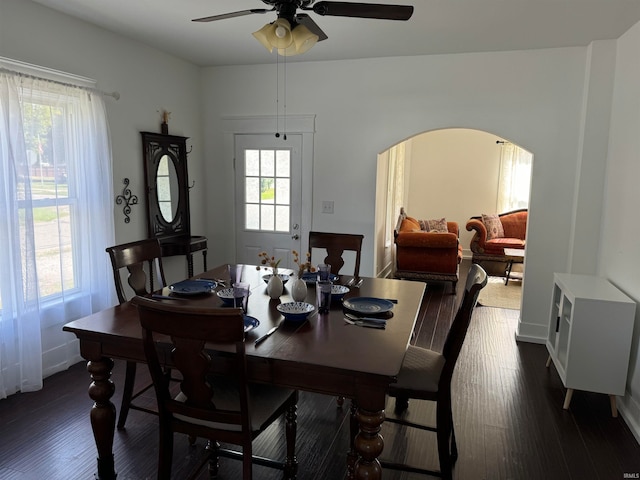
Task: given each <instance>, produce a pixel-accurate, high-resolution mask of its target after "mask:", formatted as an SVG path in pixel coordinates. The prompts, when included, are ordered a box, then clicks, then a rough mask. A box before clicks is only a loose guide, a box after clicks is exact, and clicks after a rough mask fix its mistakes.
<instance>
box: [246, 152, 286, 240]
mask: <svg viewBox="0 0 640 480" xmlns="http://www.w3.org/2000/svg"><path fill="white" fill-rule="evenodd" d="M245 195H246V197H245V228H246V229H247V230H256V231H268V232H288V231H289V229H290V225H289V224H290V222H289V217H290V216H291V152H290V151H289V150H271V149H268V150H246V151H245Z"/></svg>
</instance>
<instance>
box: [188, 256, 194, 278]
mask: <svg viewBox="0 0 640 480" xmlns="http://www.w3.org/2000/svg"><path fill="white" fill-rule="evenodd" d="M187 274H188V275H189V276H188V277H187V278H191V277H193V254H191V253H187Z"/></svg>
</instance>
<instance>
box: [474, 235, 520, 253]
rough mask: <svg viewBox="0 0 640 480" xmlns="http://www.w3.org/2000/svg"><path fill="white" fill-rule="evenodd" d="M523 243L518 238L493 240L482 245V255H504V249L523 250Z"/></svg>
mask: <svg viewBox="0 0 640 480" xmlns="http://www.w3.org/2000/svg"><path fill="white" fill-rule="evenodd" d="M524 244H525V241H524V240H520V239H519V238H510V237H505V238H494V239H493V240H487V241H486V242H485V244H484V253H486V254H488V255H504V249H505V248H524Z"/></svg>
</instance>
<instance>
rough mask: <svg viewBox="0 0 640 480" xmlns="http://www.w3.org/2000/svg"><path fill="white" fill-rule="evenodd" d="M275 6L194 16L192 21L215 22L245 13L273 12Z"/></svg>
mask: <svg viewBox="0 0 640 480" xmlns="http://www.w3.org/2000/svg"><path fill="white" fill-rule="evenodd" d="M274 10H275V8H271V9H266V8H252V9H251V10H240V11H239V12H232V13H223V14H221V15H212V16H210V17H202V18H194V19H193V20H191V21H192V22H213V21H214V20H224V19H225V18H235V17H244V16H245V15H251V14H254V13H269V12H273V11H274Z"/></svg>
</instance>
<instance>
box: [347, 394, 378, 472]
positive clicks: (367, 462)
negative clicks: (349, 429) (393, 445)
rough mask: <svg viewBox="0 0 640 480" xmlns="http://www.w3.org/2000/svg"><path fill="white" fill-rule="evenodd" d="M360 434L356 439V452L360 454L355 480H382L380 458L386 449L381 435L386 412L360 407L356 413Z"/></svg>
mask: <svg viewBox="0 0 640 480" xmlns="http://www.w3.org/2000/svg"><path fill="white" fill-rule="evenodd" d="M356 416H357V419H358V424H359V425H360V432H359V433H358V435H356V438H355V442H354V445H355V450H356V452H357V453H358V456H359V458H358V460H357V461H356V465H355V471H354V478H355V480H381V479H382V466H381V465H380V462H379V461H378V457H379V456H380V454H381V453H382V449H383V448H384V440H383V439H382V435H380V429H381V427H382V422H384V410H378V411H375V412H371V411H367V410H364V409H363V408H361V407H360V406H358V410H357V413H356Z"/></svg>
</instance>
